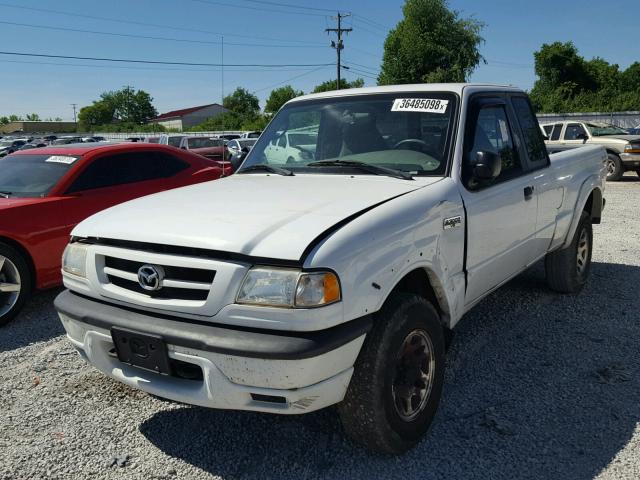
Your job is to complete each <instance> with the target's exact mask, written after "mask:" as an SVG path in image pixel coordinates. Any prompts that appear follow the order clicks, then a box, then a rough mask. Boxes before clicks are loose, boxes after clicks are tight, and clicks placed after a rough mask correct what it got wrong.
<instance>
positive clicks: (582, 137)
mask: <svg viewBox="0 0 640 480" xmlns="http://www.w3.org/2000/svg"><path fill="white" fill-rule="evenodd" d="M576 140H582V141H583V142H586V141H587V140H589V136H588V135H587V134H586V133H579V134H577V135H576Z"/></svg>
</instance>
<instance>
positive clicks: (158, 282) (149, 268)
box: [138, 265, 164, 292]
mask: <svg viewBox="0 0 640 480" xmlns="http://www.w3.org/2000/svg"><path fill="white" fill-rule="evenodd" d="M163 279H164V270H163V269H162V267H157V266H155V265H143V266H141V267H140V268H139V269H138V283H139V284H140V287H142V289H143V290H147V291H148V292H155V291H157V290H160V289H161V288H162V280H163Z"/></svg>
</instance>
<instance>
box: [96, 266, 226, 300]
mask: <svg viewBox="0 0 640 480" xmlns="http://www.w3.org/2000/svg"><path fill="white" fill-rule="evenodd" d="M144 265H147V264H146V263H142V262H139V261H133V260H127V259H124V258H118V257H113V256H105V257H104V274H105V275H106V278H107V280H108V281H109V283H111V284H112V285H114V286H116V287H119V288H123V289H125V290H128V291H130V292H134V293H137V294H139V295H144V296H146V297H149V298H156V299H163V300H171V299H173V300H192V301H200V302H204V301H206V299H207V297H208V295H209V292H210V290H211V285H212V284H213V280H214V278H215V275H216V272H215V270H207V269H202V268H191V267H179V266H173V265H156V264H154V265H155V266H159V267H162V269H163V271H164V279H163V280H162V284H161V288H160V289H159V290H156V291H148V290H145V289H143V288H142V287H141V286H140V284H139V283H138V270H139V269H140V268H141V267H142V266H144Z"/></svg>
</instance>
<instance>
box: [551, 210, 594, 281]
mask: <svg viewBox="0 0 640 480" xmlns="http://www.w3.org/2000/svg"><path fill="white" fill-rule="evenodd" d="M592 251H593V228H592V225H591V216H590V215H589V214H588V213H587V212H582V214H581V215H580V222H579V223H578V228H577V229H576V233H575V235H574V236H573V239H572V240H571V243H570V244H569V245H568V246H566V247H565V248H563V249H561V250H556V251H554V252H551V253H548V254H547V256H546V258H545V262H544V266H545V270H546V274H547V284H548V285H549V287H550V288H551V289H552V290H555V291H556V292H560V293H577V292H579V291H580V290H582V287H584V284H585V283H586V282H587V279H588V278H589V271H590V270H591V253H592Z"/></svg>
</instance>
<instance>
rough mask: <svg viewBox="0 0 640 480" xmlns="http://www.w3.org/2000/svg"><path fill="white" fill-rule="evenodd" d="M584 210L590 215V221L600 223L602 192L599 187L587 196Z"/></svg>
mask: <svg viewBox="0 0 640 480" xmlns="http://www.w3.org/2000/svg"><path fill="white" fill-rule="evenodd" d="M584 211H585V212H587V213H588V214H589V215H591V223H595V224H599V223H600V218H601V217H602V192H601V191H600V189H599V188H595V189H594V190H593V191H592V192H591V194H590V195H589V198H587V203H585V205H584Z"/></svg>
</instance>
